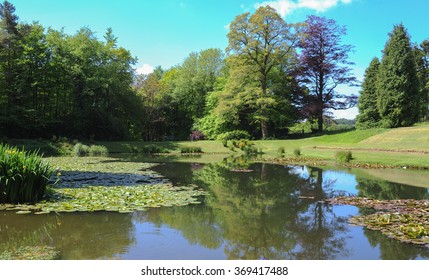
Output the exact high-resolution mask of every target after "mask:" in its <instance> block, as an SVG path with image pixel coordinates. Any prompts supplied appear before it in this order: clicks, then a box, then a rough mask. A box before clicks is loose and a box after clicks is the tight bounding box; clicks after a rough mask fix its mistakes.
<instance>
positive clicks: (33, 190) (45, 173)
mask: <svg viewBox="0 0 429 280" xmlns="http://www.w3.org/2000/svg"><path fill="white" fill-rule="evenodd" d="M52 172H53V171H52V169H51V168H50V166H49V163H47V162H46V161H44V160H43V159H42V157H41V155H39V152H38V151H33V152H27V151H24V149H22V150H21V149H18V148H16V147H11V146H9V145H1V144H0V203H25V202H37V201H39V200H41V199H42V198H43V195H44V194H45V191H46V187H47V185H48V183H49V179H50V177H51V175H52Z"/></svg>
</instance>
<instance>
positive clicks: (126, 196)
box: [0, 184, 207, 214]
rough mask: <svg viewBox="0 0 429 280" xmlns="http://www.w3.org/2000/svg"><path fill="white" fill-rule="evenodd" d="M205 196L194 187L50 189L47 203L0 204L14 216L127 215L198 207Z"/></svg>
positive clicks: (152, 186)
mask: <svg viewBox="0 0 429 280" xmlns="http://www.w3.org/2000/svg"><path fill="white" fill-rule="evenodd" d="M204 195H207V193H206V192H204V191H202V190H199V189H197V188H196V186H193V185H192V186H184V187H174V186H172V185H171V184H158V185H138V186H114V187H105V186H93V187H85V188H59V189H53V190H52V193H51V195H50V197H49V198H48V199H47V200H46V201H41V202H39V203H37V204H34V205H25V204H19V205H14V204H0V210H15V211H16V213H17V214H31V213H34V214H48V213H50V212H77V211H79V212H94V211H113V212H119V213H129V212H133V211H144V210H145V209H147V208H153V207H161V206H165V207H171V206H184V205H188V204H199V203H200V201H199V199H198V197H199V196H204Z"/></svg>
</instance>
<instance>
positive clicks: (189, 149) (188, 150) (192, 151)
mask: <svg viewBox="0 0 429 280" xmlns="http://www.w3.org/2000/svg"><path fill="white" fill-rule="evenodd" d="M180 152H181V153H182V154H195V153H202V152H203V149H201V147H182V148H180Z"/></svg>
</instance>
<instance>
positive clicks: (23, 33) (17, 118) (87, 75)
mask: <svg viewBox="0 0 429 280" xmlns="http://www.w3.org/2000/svg"><path fill="white" fill-rule="evenodd" d="M6 6H7V7H6ZM0 9H1V10H2V11H1V14H2V16H1V18H0V19H1V21H0V22H1V23H2V24H1V27H0V28H1V30H0V33H2V34H3V33H4V31H6V33H7V36H6V37H7V41H8V42H7V44H3V42H1V45H2V47H1V48H0V130H1V131H2V133H4V134H6V135H13V137H19V138H24V137H25V138H36V137H42V138H45V139H48V138H50V137H51V136H52V135H67V136H72V137H76V138H84V139H89V138H90V137H91V135H92V136H93V138H95V139H100V138H103V139H124V138H128V137H130V136H134V135H132V134H133V133H134V132H135V131H138V128H141V125H140V121H139V120H140V119H141V117H142V110H141V106H140V105H141V103H140V102H138V100H137V99H136V95H135V94H134V92H133V91H132V89H131V84H132V82H133V77H134V72H133V69H132V68H133V67H132V66H133V64H134V63H135V59H134V57H133V56H132V55H131V53H130V52H129V51H127V50H125V49H124V48H121V47H118V46H117V44H116V41H117V38H115V37H114V36H113V34H112V31H111V29H109V30H108V32H107V34H106V36H105V38H104V39H105V40H104V41H101V40H99V39H97V37H96V36H95V34H94V33H93V32H92V31H91V30H90V29H89V28H81V29H80V30H79V31H78V32H77V33H76V34H75V35H67V34H65V33H64V32H62V31H56V30H54V29H48V30H46V29H45V28H44V27H43V26H42V25H40V24H38V23H32V24H26V23H19V22H18V17H17V16H16V15H15V14H14V12H15V8H14V7H13V5H11V4H10V3H8V4H7V5H3V4H1V6H0ZM3 12H6V13H3ZM6 14H7V15H6ZM3 15H4V16H6V18H3ZM5 22H6V25H5V24H4V23H5ZM3 26H4V27H3ZM3 46H6V47H3ZM113 108H115V109H113Z"/></svg>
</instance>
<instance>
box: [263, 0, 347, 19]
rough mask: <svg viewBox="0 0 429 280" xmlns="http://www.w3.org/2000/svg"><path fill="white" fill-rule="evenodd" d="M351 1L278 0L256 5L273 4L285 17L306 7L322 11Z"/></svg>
mask: <svg viewBox="0 0 429 280" xmlns="http://www.w3.org/2000/svg"><path fill="white" fill-rule="evenodd" d="M351 2H352V0H277V1H265V2H262V3H256V4H255V7H256V8H259V7H261V6H271V7H273V8H274V9H276V10H277V12H278V13H279V14H280V15H281V16H282V17H285V16H286V15H288V14H290V13H292V12H293V11H295V10H298V9H303V8H306V9H310V10H314V11H316V12H318V13H320V12H325V11H326V10H328V9H330V8H332V7H335V6H337V5H338V4H349V3H351Z"/></svg>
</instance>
